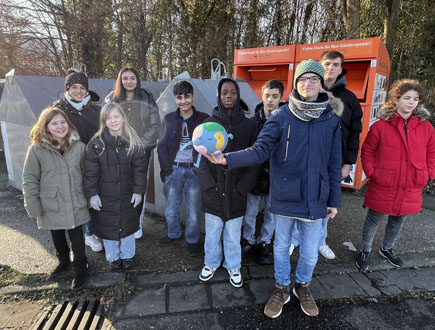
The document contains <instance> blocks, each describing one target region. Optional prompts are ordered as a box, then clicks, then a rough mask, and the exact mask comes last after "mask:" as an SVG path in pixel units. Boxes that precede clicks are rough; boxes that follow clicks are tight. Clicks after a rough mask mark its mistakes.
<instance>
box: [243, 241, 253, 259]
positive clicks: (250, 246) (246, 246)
mask: <svg viewBox="0 0 435 330" xmlns="http://www.w3.org/2000/svg"><path fill="white" fill-rule="evenodd" d="M241 245H242V260H243V259H245V258H246V256H247V255H248V254H249V253H251V252H252V251H253V250H254V248H255V244H251V243H249V242H248V241H247V240H245V239H244V240H243V241H242V244H241Z"/></svg>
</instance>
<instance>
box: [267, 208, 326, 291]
mask: <svg viewBox="0 0 435 330" xmlns="http://www.w3.org/2000/svg"><path fill="white" fill-rule="evenodd" d="M273 217H274V221H275V241H274V244H273V255H274V263H275V281H276V283H277V284H278V285H283V286H286V285H289V284H290V270H291V269H290V258H289V256H288V250H289V248H290V244H291V237H292V232H293V228H294V227H295V224H296V227H297V228H298V230H299V233H300V248H299V260H298V263H297V266H296V282H297V283H303V284H304V283H308V282H311V277H312V275H313V271H314V268H315V267H316V264H317V257H318V251H319V239H320V236H321V234H322V219H317V220H314V221H301V220H297V219H293V218H286V217H282V216H280V215H277V214H273Z"/></svg>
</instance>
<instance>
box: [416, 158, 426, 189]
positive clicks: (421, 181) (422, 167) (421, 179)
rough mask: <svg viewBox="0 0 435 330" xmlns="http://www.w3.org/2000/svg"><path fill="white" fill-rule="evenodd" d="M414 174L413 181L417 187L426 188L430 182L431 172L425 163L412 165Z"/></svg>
mask: <svg viewBox="0 0 435 330" xmlns="http://www.w3.org/2000/svg"><path fill="white" fill-rule="evenodd" d="M412 166H413V169H414V174H413V181H414V184H415V185H416V186H417V187H424V186H425V185H426V184H427V182H428V181H429V172H428V170H427V168H426V164H425V163H417V162H415V163H412Z"/></svg>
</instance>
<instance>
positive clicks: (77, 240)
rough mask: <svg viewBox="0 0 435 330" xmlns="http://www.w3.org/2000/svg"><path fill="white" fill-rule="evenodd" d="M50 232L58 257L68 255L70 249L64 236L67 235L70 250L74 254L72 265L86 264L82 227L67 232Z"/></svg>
mask: <svg viewBox="0 0 435 330" xmlns="http://www.w3.org/2000/svg"><path fill="white" fill-rule="evenodd" d="M50 232H51V238H52V239H53V244H54V248H55V249H56V254H57V255H58V256H62V255H69V250H70V249H69V246H68V242H67V240H66V236H65V234H66V233H68V236H69V239H70V241H71V249H72V251H73V253H74V264H78V263H80V264H81V263H85V262H86V254H85V239H84V237H83V228H82V226H78V227H76V228H74V229H68V230H63V229H61V230H50Z"/></svg>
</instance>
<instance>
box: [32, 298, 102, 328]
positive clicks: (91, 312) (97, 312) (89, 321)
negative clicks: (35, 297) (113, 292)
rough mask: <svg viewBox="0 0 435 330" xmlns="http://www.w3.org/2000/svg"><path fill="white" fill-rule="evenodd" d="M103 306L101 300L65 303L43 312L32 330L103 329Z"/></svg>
mask: <svg viewBox="0 0 435 330" xmlns="http://www.w3.org/2000/svg"><path fill="white" fill-rule="evenodd" d="M102 311H103V305H101V304H100V301H99V299H89V300H80V301H74V302H71V301H65V302H63V303H62V304H59V305H57V306H56V305H54V306H52V307H51V308H49V309H48V310H47V311H45V312H43V313H42V314H41V315H40V316H39V317H38V319H37V320H36V322H35V323H34V324H33V326H32V327H31V329H32V330H54V329H56V330H58V329H59V330H60V329H62V330H63V329H65V330H73V329H74V330H75V329H79V330H86V329H92V330H93V329H101V326H102V324H103V321H104V317H103V315H102Z"/></svg>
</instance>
